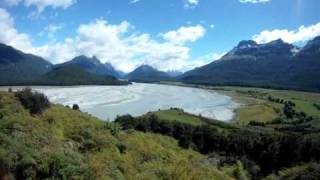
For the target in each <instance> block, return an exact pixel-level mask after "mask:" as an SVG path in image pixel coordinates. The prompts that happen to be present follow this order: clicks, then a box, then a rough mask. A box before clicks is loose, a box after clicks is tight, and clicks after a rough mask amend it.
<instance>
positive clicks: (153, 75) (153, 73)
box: [127, 64, 170, 82]
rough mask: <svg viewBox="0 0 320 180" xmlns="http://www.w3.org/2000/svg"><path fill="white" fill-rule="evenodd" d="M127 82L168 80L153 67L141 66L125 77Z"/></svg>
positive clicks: (167, 77) (165, 74) (161, 72)
mask: <svg viewBox="0 0 320 180" xmlns="http://www.w3.org/2000/svg"><path fill="white" fill-rule="evenodd" d="M127 78H128V79H129V80H135V81H141V82H156V81H160V80H166V79H169V78H170V77H169V75H168V74H167V73H165V72H163V71H159V70H157V69H155V68H154V67H152V66H150V65H147V64H143V65H141V66H139V67H137V68H136V69H135V70H134V71H132V72H131V73H129V74H128V75H127Z"/></svg>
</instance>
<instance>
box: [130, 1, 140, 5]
mask: <svg viewBox="0 0 320 180" xmlns="http://www.w3.org/2000/svg"><path fill="white" fill-rule="evenodd" d="M140 1H141V0H132V1H130V4H135V3H138V2H140Z"/></svg>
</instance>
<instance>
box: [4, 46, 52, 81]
mask: <svg viewBox="0 0 320 180" xmlns="http://www.w3.org/2000/svg"><path fill="white" fill-rule="evenodd" d="M51 66H52V64H51V63H49V62H48V61H46V60H44V59H42V58H40V57H38V56H34V55H32V54H25V53H23V52H21V51H19V50H17V49H14V48H12V47H10V46H7V45H4V44H0V85H14V84H19V83H20V82H25V81H29V80H33V79H35V78H37V77H38V76H40V75H42V74H44V73H46V72H48V71H49V70H50V67H51Z"/></svg>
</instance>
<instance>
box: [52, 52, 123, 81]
mask: <svg viewBox="0 0 320 180" xmlns="http://www.w3.org/2000/svg"><path fill="white" fill-rule="evenodd" d="M56 67H77V68H80V69H82V70H85V71H87V72H89V73H93V74H97V75H109V76H114V77H117V78H119V77H120V75H119V73H118V71H117V70H115V68H114V67H113V66H112V65H111V64H110V63H105V64H103V63H101V61H100V60H99V59H97V58H96V57H95V56H93V57H92V58H89V57H87V56H83V55H82V56H78V57H75V58H73V59H72V60H71V61H68V62H65V63H62V64H58V65H56Z"/></svg>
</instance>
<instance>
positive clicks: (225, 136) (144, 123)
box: [116, 114, 320, 179]
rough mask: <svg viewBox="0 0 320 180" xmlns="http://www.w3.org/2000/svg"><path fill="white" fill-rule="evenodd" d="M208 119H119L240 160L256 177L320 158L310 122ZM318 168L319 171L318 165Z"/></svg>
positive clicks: (319, 142)
mask: <svg viewBox="0 0 320 180" xmlns="http://www.w3.org/2000/svg"><path fill="white" fill-rule="evenodd" d="M204 121H205V122H206V124H205V125H193V124H190V123H183V122H182V121H181V120H179V121H178V120H177V121H172V120H166V119H159V118H158V116H157V115H154V114H149V115H146V116H142V117H138V118H133V117H131V116H123V117H118V119H117V120H116V122H118V123H120V124H121V125H122V126H123V128H124V129H135V130H138V131H143V132H154V133H159V134H163V135H168V136H171V137H174V138H175V139H177V140H178V141H179V145H180V146H182V147H184V148H192V149H194V150H197V151H199V152H201V153H202V154H209V155H212V154H218V157H221V156H222V157H227V158H226V159H227V160H229V161H231V162H232V161H235V160H236V159H240V160H241V162H242V163H243V164H244V167H245V169H246V170H248V172H250V174H251V176H252V177H253V178H259V177H263V176H266V175H268V174H271V173H272V172H274V171H279V170H281V169H283V168H286V167H293V166H297V165H299V164H300V163H307V162H313V161H316V162H319V161H320V140H319V138H320V134H319V132H320V129H317V128H316V127H313V126H311V125H310V124H309V125H307V124H298V125H294V126H290V125H288V126H286V127H283V126H282V125H279V126H278V127H276V125H272V126H266V127H261V126H256V125H255V124H252V125H249V126H245V127H236V126H234V125H231V124H224V123H221V122H215V121H212V122H209V121H207V120H206V119H204ZM310 129H311V130H310ZM214 157H216V156H214ZM224 161H225V160H223V161H222V162H220V163H223V162H224ZM316 169H317V170H319V169H318V166H317V168H316ZM305 175H306V174H305ZM318 178H319V176H316V178H313V179H318Z"/></svg>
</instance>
